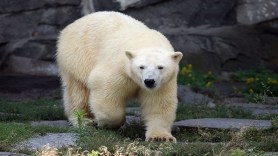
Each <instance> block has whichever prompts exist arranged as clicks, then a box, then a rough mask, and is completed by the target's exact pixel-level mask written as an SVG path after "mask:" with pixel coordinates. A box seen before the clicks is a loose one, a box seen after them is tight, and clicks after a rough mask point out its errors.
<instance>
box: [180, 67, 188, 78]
mask: <svg viewBox="0 0 278 156" xmlns="http://www.w3.org/2000/svg"><path fill="white" fill-rule="evenodd" d="M186 72H187V68H186V67H182V69H181V75H182V76H185V75H186Z"/></svg>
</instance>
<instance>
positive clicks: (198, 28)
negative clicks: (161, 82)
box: [0, 0, 278, 73]
mask: <svg viewBox="0 0 278 156" xmlns="http://www.w3.org/2000/svg"><path fill="white" fill-rule="evenodd" d="M277 5H278V0H264V1H262V0H194V1H192V0H59V1H57V0H24V1H22V0H1V1H0V21H1V22H0V67H2V69H3V68H6V67H7V66H9V65H11V63H9V62H7V61H9V60H11V59H8V58H9V57H10V56H11V55H15V56H17V59H19V58H20V57H27V58H29V59H30V60H32V61H33V60H39V61H50V62H53V61H54V55H55V44H56V39H57V36H58V33H59V31H60V30H61V29H62V28H64V27H65V26H66V25H67V24H69V23H71V22H72V21H74V20H76V19H77V18H79V17H81V16H83V15H86V14H89V13H91V12H95V11H102V10H114V11H121V12H123V13H126V14H128V15H131V16H133V17H135V18H136V19H138V20H140V21H143V22H144V23H146V25H148V26H149V27H151V28H154V29H157V30H159V31H160V32H162V33H163V34H165V35H166V36H167V37H168V38H169V39H170V41H171V42H172V44H173V45H174V47H175V49H177V50H179V51H182V52H183V53H184V56H185V57H184V59H183V63H191V64H193V66H194V67H195V68H198V69H201V70H211V71H215V72H220V71H233V70H237V69H247V68H252V67H257V66H260V65H263V66H266V67H269V68H271V69H273V70H276V71H277V70H278V52H277V51H278V30H277V29H278V25H277V22H276V21H277V17H278V11H277V10H278V9H276V8H277ZM23 60H24V61H26V59H23ZM42 64H45V62H42ZM18 66H19V67H20V65H18ZM12 67H13V68H14V67H16V66H15V65H13V66H12ZM7 69H8V68H7ZM17 71H24V70H17ZM27 73H28V72H27ZM52 73H53V72H52ZM54 73H55V72H54Z"/></svg>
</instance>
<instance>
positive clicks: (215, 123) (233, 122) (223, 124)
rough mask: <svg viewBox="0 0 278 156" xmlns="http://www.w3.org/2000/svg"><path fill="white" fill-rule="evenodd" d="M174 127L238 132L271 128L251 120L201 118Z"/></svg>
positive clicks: (262, 122)
mask: <svg viewBox="0 0 278 156" xmlns="http://www.w3.org/2000/svg"><path fill="white" fill-rule="evenodd" d="M174 126H177V127H180V128H186V127H198V128H216V129H232V130H239V129H241V128H251V127H252V128H256V129H267V128H270V127H271V121H268V120H251V119H229V118H203V119H189V120H182V121H178V122H175V123H174Z"/></svg>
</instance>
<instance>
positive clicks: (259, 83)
mask: <svg viewBox="0 0 278 156" xmlns="http://www.w3.org/2000/svg"><path fill="white" fill-rule="evenodd" d="M233 79H234V80H235V81H238V82H243V83H245V84H246V90H245V93H250V94H255V95H256V94H258V95H268V96H278V74H275V73H273V72H271V71H269V70H267V69H265V68H258V69H253V70H245V71H242V70H241V71H237V72H235V73H234V76H233Z"/></svg>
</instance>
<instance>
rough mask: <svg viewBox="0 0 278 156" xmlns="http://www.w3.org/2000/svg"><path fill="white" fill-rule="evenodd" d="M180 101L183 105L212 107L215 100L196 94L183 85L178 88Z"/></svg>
mask: <svg viewBox="0 0 278 156" xmlns="http://www.w3.org/2000/svg"><path fill="white" fill-rule="evenodd" d="M178 100H179V102H180V103H181V104H193V105H199V104H202V105H207V104H210V105H212V103H213V99H211V98H209V97H208V96H205V95H203V94H200V93H196V92H194V91H193V90H192V89H191V88H190V87H187V86H183V85H179V86H178Z"/></svg>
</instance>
